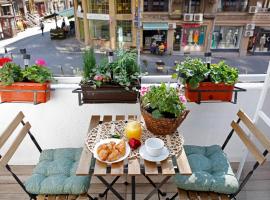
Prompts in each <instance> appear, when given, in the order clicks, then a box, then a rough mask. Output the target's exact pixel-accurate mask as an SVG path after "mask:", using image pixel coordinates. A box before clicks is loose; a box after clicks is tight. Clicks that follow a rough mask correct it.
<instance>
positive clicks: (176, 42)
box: [173, 26, 182, 51]
mask: <svg viewBox="0 0 270 200" xmlns="http://www.w3.org/2000/svg"><path fill="white" fill-rule="evenodd" d="M181 34H182V28H181V26H177V27H176V29H175V31H174V39H173V50H174V51H180V50H181Z"/></svg>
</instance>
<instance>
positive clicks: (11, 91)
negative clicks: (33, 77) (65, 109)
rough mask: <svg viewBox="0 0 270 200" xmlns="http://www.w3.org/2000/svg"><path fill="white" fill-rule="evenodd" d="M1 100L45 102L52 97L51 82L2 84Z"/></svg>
mask: <svg viewBox="0 0 270 200" xmlns="http://www.w3.org/2000/svg"><path fill="white" fill-rule="evenodd" d="M0 96H1V102H33V103H35V104H37V103H45V102H47V101H48V100H49V99H50V83H30V82H16V83H13V84H12V85H9V86H3V85H0Z"/></svg>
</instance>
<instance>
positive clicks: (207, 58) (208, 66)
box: [204, 52, 212, 69]
mask: <svg viewBox="0 0 270 200" xmlns="http://www.w3.org/2000/svg"><path fill="white" fill-rule="evenodd" d="M204 56H205V62H206V64H207V68H208V69H209V68H210V65H211V59H212V57H211V56H212V53H211V52H206V53H205V54H204Z"/></svg>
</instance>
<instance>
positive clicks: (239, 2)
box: [218, 0, 248, 12]
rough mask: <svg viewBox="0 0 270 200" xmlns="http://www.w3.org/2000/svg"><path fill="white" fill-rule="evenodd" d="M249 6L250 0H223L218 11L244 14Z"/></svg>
mask: <svg viewBox="0 0 270 200" xmlns="http://www.w3.org/2000/svg"><path fill="white" fill-rule="evenodd" d="M247 5H248V0H221V1H219V5H218V9H219V11H223V12H244V11H246V9H247Z"/></svg>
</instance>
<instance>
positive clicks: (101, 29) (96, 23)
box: [90, 20, 110, 40]
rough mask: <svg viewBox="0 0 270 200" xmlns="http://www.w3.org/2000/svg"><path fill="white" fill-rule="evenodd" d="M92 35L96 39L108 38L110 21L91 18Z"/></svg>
mask: <svg viewBox="0 0 270 200" xmlns="http://www.w3.org/2000/svg"><path fill="white" fill-rule="evenodd" d="M90 27H91V31H92V37H94V38H96V39H106V40H109V39H110V22H109V21H104V20H91V21H90Z"/></svg>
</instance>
